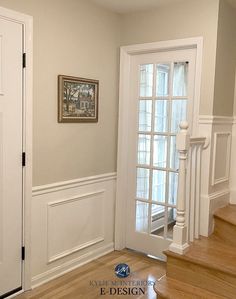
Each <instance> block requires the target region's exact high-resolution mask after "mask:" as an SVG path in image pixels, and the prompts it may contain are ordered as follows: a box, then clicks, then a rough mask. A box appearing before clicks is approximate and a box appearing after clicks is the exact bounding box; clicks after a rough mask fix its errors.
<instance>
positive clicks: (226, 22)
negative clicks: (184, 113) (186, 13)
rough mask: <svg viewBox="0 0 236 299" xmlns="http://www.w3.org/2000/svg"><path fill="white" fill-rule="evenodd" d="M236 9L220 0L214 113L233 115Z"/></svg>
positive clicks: (235, 64)
mask: <svg viewBox="0 0 236 299" xmlns="http://www.w3.org/2000/svg"><path fill="white" fill-rule="evenodd" d="M235 30H236V10H235V9H233V8H232V7H231V6H230V5H229V4H228V3H227V2H226V1H225V0H221V1H220V9H219V20H218V37H217V55H216V74H215V97H214V109H213V112H214V115H226V116H232V115H233V104H234V86H235V67H236V32H235Z"/></svg>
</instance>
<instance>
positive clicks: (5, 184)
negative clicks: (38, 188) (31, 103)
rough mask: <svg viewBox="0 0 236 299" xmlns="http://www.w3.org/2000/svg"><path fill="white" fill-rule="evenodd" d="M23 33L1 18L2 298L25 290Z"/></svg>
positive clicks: (0, 225) (0, 171)
mask: <svg viewBox="0 0 236 299" xmlns="http://www.w3.org/2000/svg"><path fill="white" fill-rule="evenodd" d="M22 30H23V28H22V25H20V24H19V23H17V22H13V21H12V22H11V21H8V20H4V19H1V18H0V298H4V297H5V296H6V295H7V294H8V295H9V294H11V293H12V292H14V291H16V290H19V289H20V288H21V286H22V279H21V272H22V261H21V247H22V196H23V195H22V192H23V187H22V184H23V180H22V179H23V178H22V93H23V89H22V73H23V68H22V49H23V45H22V43H23V34H22Z"/></svg>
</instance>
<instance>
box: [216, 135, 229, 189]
mask: <svg viewBox="0 0 236 299" xmlns="http://www.w3.org/2000/svg"><path fill="white" fill-rule="evenodd" d="M230 151H231V132H215V133H214V144H213V171H212V185H213V186H214V185H216V184H220V183H223V182H226V181H229V167H230Z"/></svg>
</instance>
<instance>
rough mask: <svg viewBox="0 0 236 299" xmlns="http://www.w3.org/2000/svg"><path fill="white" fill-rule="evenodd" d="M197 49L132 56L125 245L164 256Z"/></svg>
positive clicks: (189, 111)
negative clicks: (181, 128)
mask: <svg viewBox="0 0 236 299" xmlns="http://www.w3.org/2000/svg"><path fill="white" fill-rule="evenodd" d="M195 56H196V50H195V49H189V50H177V51H167V52H159V53H152V54H143V55H134V56H133V57H132V58H131V59H132V61H131V78H130V82H131V86H130V102H129V103H127V106H129V116H130V117H129V120H130V124H129V128H127V130H128V136H129V138H128V140H129V143H128V144H127V154H128V161H129V165H128V166H129V167H128V184H127V185H128V186H129V187H128V199H127V215H126V217H127V221H126V223H127V226H126V247H128V248H131V249H135V250H138V251H142V252H144V253H146V254H150V255H154V256H159V257H163V255H162V251H163V250H165V249H167V248H168V246H169V244H170V243H171V239H172V233H173V226H174V224H175V217H176V200H177V185H178V155H177V152H176V144H175V143H176V134H177V132H178V130H179V123H180V121H181V120H188V121H189V123H190V130H191V119H192V117H191V116H192V108H193V95H194V74H195V61H196V57H195Z"/></svg>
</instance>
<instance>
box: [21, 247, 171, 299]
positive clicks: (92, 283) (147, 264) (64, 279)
mask: <svg viewBox="0 0 236 299" xmlns="http://www.w3.org/2000/svg"><path fill="white" fill-rule="evenodd" d="M119 263H126V264H128V265H129V267H130V270H131V274H130V275H129V277H127V278H122V279H120V278H118V277H116V275H115V273H114V268H115V266H116V265H117V264H119ZM165 273H166V265H165V263H163V262H160V261H157V260H155V259H151V258H148V257H146V256H145V255H143V254H140V253H136V252H133V251H130V250H123V251H115V252H112V253H110V254H108V255H106V256H104V257H101V258H99V259H97V260H95V261H93V262H90V263H89V264H87V265H85V266H82V267H80V268H78V269H76V270H74V271H72V272H69V273H67V274H65V275H64V276H61V277H59V278H57V279H54V280H52V281H51V282H49V283H47V284H44V285H42V286H40V287H38V288H36V289H34V290H32V291H30V292H27V293H24V294H22V295H20V296H17V297H16V298H17V299H29V298H32V299H49V298H50V299H59V298H60V299H61V298H64V299H76V298H81V299H82V298H83V299H95V298H139V299H155V298H156V293H155V292H154V290H153V286H152V285H151V286H148V287H146V286H144V285H141V286H140V285H139V286H138V284H144V283H145V284H146V282H147V281H149V282H151V283H154V282H155V281H156V280H157V279H159V278H161V277H162V276H163V275H164V274H165ZM99 282H100V283H107V284H109V285H102V286H98V285H96V284H98V283H99ZM112 283H118V284H121V283H122V284H123V285H122V286H114V285H111V284H112ZM124 283H128V284H135V285H133V286H127V285H126V286H124ZM101 288H104V289H102V290H101ZM118 288H120V292H124V290H125V288H126V291H127V292H132V293H133V294H130V295H118V294H117V292H118ZM129 288H130V289H129ZM131 288H132V291H131ZM101 291H103V292H106V294H105V295H101ZM143 292H144V293H145V294H143ZM110 293H111V294H110ZM114 293H116V294H114ZM134 293H137V294H134Z"/></svg>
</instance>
